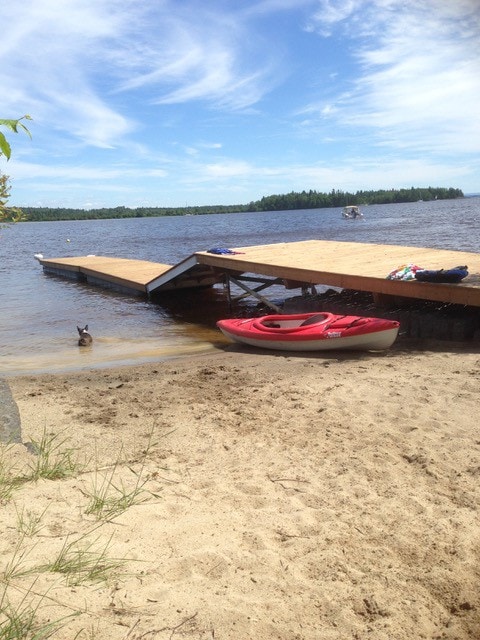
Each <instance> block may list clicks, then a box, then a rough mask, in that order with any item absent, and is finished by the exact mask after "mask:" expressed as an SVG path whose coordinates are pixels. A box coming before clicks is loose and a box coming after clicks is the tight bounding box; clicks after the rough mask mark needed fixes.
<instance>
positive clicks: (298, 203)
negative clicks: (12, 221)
mask: <svg viewBox="0 0 480 640" xmlns="http://www.w3.org/2000/svg"><path fill="white" fill-rule="evenodd" d="M463 197H464V194H463V192H462V191H461V190H460V189H454V188H452V187H450V188H444V187H425V188H418V187H417V188H414V187H411V188H410V189H385V190H379V191H357V192H356V193H349V192H347V191H340V190H335V189H332V191H330V193H321V192H319V191H312V190H310V191H302V192H293V191H292V192H291V193H287V194H283V195H271V196H264V197H263V198H261V199H260V200H257V201H255V202H250V203H248V204H235V205H209V206H198V207H137V208H129V207H122V206H120V207H113V208H102V209H68V208H63V207H57V208H50V207H21V210H22V212H23V215H24V218H23V219H24V220H27V221H31V222H46V221H52V220H96V219H102V218H149V217H159V216H184V215H204V214H208V213H210V214H211V213H241V212H255V211H287V210H295V209H327V208H334V207H344V206H346V205H359V206H362V205H364V206H365V205H370V204H393V203H399V202H417V201H420V200H423V201H428V200H449V199H454V198H463Z"/></svg>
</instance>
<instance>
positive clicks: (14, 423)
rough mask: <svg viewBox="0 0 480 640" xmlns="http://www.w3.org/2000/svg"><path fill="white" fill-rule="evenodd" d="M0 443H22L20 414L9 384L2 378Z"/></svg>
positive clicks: (0, 387)
mask: <svg viewBox="0 0 480 640" xmlns="http://www.w3.org/2000/svg"><path fill="white" fill-rule="evenodd" d="M0 442H3V443H4V444H14V443H21V442H22V430H21V421H20V412H19V410H18V407H17V403H16V402H15V400H14V399H13V396H12V392H11V391H10V387H9V385H8V382H6V381H5V380H2V379H1V378H0Z"/></svg>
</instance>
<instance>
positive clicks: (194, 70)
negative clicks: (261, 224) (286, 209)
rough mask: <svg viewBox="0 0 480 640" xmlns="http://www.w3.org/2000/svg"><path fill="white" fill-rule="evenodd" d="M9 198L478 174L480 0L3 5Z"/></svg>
mask: <svg viewBox="0 0 480 640" xmlns="http://www.w3.org/2000/svg"><path fill="white" fill-rule="evenodd" d="M0 24H1V25H2V38H1V40H0V87H1V90H2V105H1V108H0V118H18V117H20V116H23V115H24V114H28V115H30V116H31V118H32V120H31V121H28V122H25V124H26V125H27V126H28V128H29V130H30V132H31V138H29V137H28V136H27V135H25V134H23V133H18V134H11V133H9V132H7V131H6V130H4V129H2V131H3V132H4V133H5V134H6V135H7V138H8V140H9V142H10V144H11V147H12V157H11V159H10V160H9V161H8V162H7V160H6V158H5V157H4V156H1V157H0V172H2V173H4V174H7V175H8V176H10V184H11V197H10V204H11V205H16V206H36V207H41V206H43V207H73V208H82V209H90V208H98V207H116V206H125V207H152V206H153V207H172V206H174V207H175V206H176V207H184V206H189V207H190V206H199V205H214V204H225V205H227V204H248V203H249V202H252V201H255V200H259V199H260V198H262V197H263V196H268V195H272V194H283V193H289V192H291V191H303V190H306V191H309V190H310V189H312V190H315V191H320V192H330V191H331V190H332V189H338V190H343V191H349V192H356V191H358V190H371V189H373V190H375V189H399V188H403V187H406V188H410V187H412V186H414V187H425V186H433V187H455V188H459V189H462V190H463V192H464V193H466V194H468V193H479V192H480V0H23V1H22V2H21V3H14V2H2V3H1V5H0Z"/></svg>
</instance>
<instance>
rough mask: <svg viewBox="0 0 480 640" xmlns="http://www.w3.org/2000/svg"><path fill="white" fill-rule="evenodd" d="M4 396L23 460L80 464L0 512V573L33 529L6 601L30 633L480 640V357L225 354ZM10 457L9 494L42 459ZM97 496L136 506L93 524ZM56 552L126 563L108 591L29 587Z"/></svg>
mask: <svg viewBox="0 0 480 640" xmlns="http://www.w3.org/2000/svg"><path fill="white" fill-rule="evenodd" d="M5 380H6V381H7V382H8V385H9V387H10V389H11V392H12V394H13V398H14V399H15V401H16V403H17V405H18V409H19V412H20V417H21V423H22V439H23V442H24V443H25V444H28V443H30V445H32V443H33V444H35V443H38V442H39V441H41V440H42V438H43V437H44V436H45V434H47V435H49V437H51V438H57V439H56V440H54V442H55V443H57V444H59V445H61V446H59V449H58V452H61V451H65V450H69V451H70V452H71V456H73V457H72V460H73V458H74V459H75V460H77V459H78V464H77V463H76V465H73V466H72V472H71V474H67V476H66V477H64V478H60V479H56V480H52V479H44V478H41V479H37V480H36V481H25V482H22V483H21V484H19V485H18V486H16V487H15V489H14V491H13V494H12V497H11V499H10V500H8V501H5V504H3V505H2V507H1V508H2V512H3V516H4V517H3V518H2V522H1V524H0V533H1V541H0V549H1V557H2V564H1V567H0V570H2V571H4V570H5V567H6V565H7V564H8V562H9V561H12V558H13V557H14V553H15V548H16V545H17V544H18V542H19V533H18V529H19V518H18V514H19V513H24V514H26V513H27V511H28V512H30V513H32V514H34V515H36V516H38V518H39V519H40V523H39V524H40V525H41V529H40V530H39V531H38V532H37V533H35V534H34V535H31V536H28V537H27V536H25V537H24V538H23V539H22V540H21V543H22V546H21V548H20V550H21V551H24V552H25V554H24V555H22V556H21V557H20V556H18V555H17V558H20V560H19V562H20V564H22V565H25V566H23V567H22V568H24V569H28V571H29V572H28V573H22V572H20V571H19V572H18V574H19V575H18V576H16V577H15V576H14V577H13V578H12V579H11V581H10V583H9V585H8V588H7V597H8V600H9V602H11V604H12V605H13V606H20V603H21V602H22V598H23V599H24V600H23V601H24V602H25V598H27V596H28V598H30V597H31V598H32V599H33V600H34V601H35V602H38V596H37V598H36V600H35V598H33V594H32V588H31V587H32V584H34V585H35V587H34V591H35V592H36V593H37V594H45V595H44V599H43V600H42V601H41V602H40V604H39V606H38V609H37V611H36V616H37V618H38V619H39V621H40V622H42V621H46V620H47V619H50V620H57V619H60V618H61V617H62V616H64V615H66V614H67V613H71V612H73V611H78V612H79V613H78V615H77V616H76V617H74V618H71V619H67V620H65V621H64V623H63V626H62V628H61V629H60V630H59V631H58V632H57V634H56V635H55V636H54V637H56V638H61V639H63V638H64V639H65V640H67V639H68V638H72V637H75V634H76V633H78V632H80V633H81V634H84V635H80V636H79V637H92V636H91V635H90V636H88V633H89V632H90V633H92V631H91V630H94V637H95V638H96V640H107V639H108V640H117V639H118V640H124V639H125V638H130V639H134V638H135V639H138V640H139V639H140V638H150V637H157V638H170V637H172V636H173V637H175V635H178V636H179V637H187V638H198V639H200V638H201V639H202V640H203V639H209V640H210V639H212V638H222V639H227V640H234V639H235V640H238V639H239V638H252V639H253V638H262V640H274V639H276V640H278V639H281V640H292V639H296V640H297V639H298V640H318V638H319V637H322V638H328V639H329V640H330V639H334V640H345V639H346V638H354V637H363V636H364V635H367V634H368V637H370V638H373V639H374V640H385V639H387V638H388V639H389V640H411V638H414V637H415V638H420V637H425V638H433V637H443V638H452V640H453V638H455V639H457V640H467V639H469V640H474V639H475V638H478V637H479V635H480V596H479V594H478V581H479V578H480V569H479V565H478V539H479V538H480V523H479V520H478V505H479V504H480V488H479V486H478V477H479V474H480V471H479V469H480V437H479V435H478V426H477V417H476V412H477V411H478V409H477V406H478V389H479V381H480V348H479V347H478V345H474V344H447V343H441V344H438V343H436V344H431V345H428V344H426V343H422V346H421V345H420V343H418V344H417V345H414V344H413V343H412V342H408V344H407V343H405V342H403V341H401V342H399V343H398V344H396V345H394V348H392V349H390V350H388V351H385V352H377V353H364V352H358V353H348V352H337V353H329V354H326V353H323V354H322V353H320V352H319V353H317V354H298V353H277V352H271V353H265V352H260V351H256V350H253V349H252V350H249V351H248V352H247V351H245V350H241V349H236V348H235V347H229V348H228V349H226V350H225V351H220V352H215V353H212V354H207V355H205V354H198V355H193V356H187V357H181V358H178V359H173V360H167V361H161V362H156V363H145V364H139V365H133V366H132V365H129V366H121V367H113V368H110V367H109V368H108V369H95V370H86V371H79V372H71V371H70V372H63V373H55V374H51V373H46V374H27V375H18V376H17V375H15V376H8V378H5ZM2 448H3V449H6V448H8V462H9V464H11V465H13V469H14V471H11V473H15V474H17V477H20V476H21V475H22V474H24V475H25V473H26V470H27V469H28V468H30V466H31V465H32V464H35V461H36V460H37V459H38V456H35V455H34V454H32V449H34V448H35V447H32V446H28V447H27V446H24V445H22V444H12V445H10V446H9V447H5V445H3V446H2ZM58 452H57V453H58ZM4 458H5V456H4ZM109 478H110V479H111V480H112V482H111V483H110V484H109ZM100 480H101V481H102V482H106V483H107V484H106V486H107V488H108V489H109V491H112V492H113V494H115V491H114V489H113V486H116V487H124V488H126V489H127V490H129V491H133V490H134V488H135V487H137V488H139V487H140V488H141V491H140V492H139V493H138V495H137V496H136V498H137V499H138V500H134V501H133V503H132V504H130V505H129V506H128V507H127V508H126V509H125V510H124V511H122V512H120V513H118V514H117V515H114V516H113V517H111V518H107V519H105V518H103V519H98V518H97V517H96V516H95V515H94V514H93V513H86V510H87V507H88V504H89V495H91V493H92V486H94V485H95V482H97V483H98V482H99V481H100ZM22 510H23V511H22ZM66 541H77V542H78V544H82V542H84V541H88V542H90V543H91V544H95V545H99V548H104V549H106V553H107V555H108V556H109V557H111V558H117V559H118V558H121V559H124V563H123V564H122V566H121V567H120V568H118V571H113V570H112V573H111V574H110V575H108V576H105V581H100V582H98V583H96V582H92V581H89V580H84V581H83V580H82V581H80V582H79V583H78V584H74V583H72V582H70V583H68V576H66V575H65V574H59V573H58V572H56V573H55V572H51V571H46V570H42V571H40V570H38V567H40V566H43V567H44V566H45V563H46V562H47V559H48V558H52V557H55V555H56V554H58V553H59V552H60V551H61V549H62V546H63V545H65V542H66ZM18 553H19V552H18V550H17V554H18ZM36 568H37V570H35V569H36ZM73 582H75V581H73ZM25 594H27V596H25ZM28 598H27V599H28ZM80 602H81V604H79V603H80ZM45 623H46V622H45ZM81 630H83V631H81ZM89 630H90V631H89Z"/></svg>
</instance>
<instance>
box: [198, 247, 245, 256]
mask: <svg viewBox="0 0 480 640" xmlns="http://www.w3.org/2000/svg"><path fill="white" fill-rule="evenodd" d="M207 253H215V254H216V255H219V256H220V255H227V254H237V253H242V252H241V251H232V249H223V248H222V247H214V248H213V249H208V250H207Z"/></svg>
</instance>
